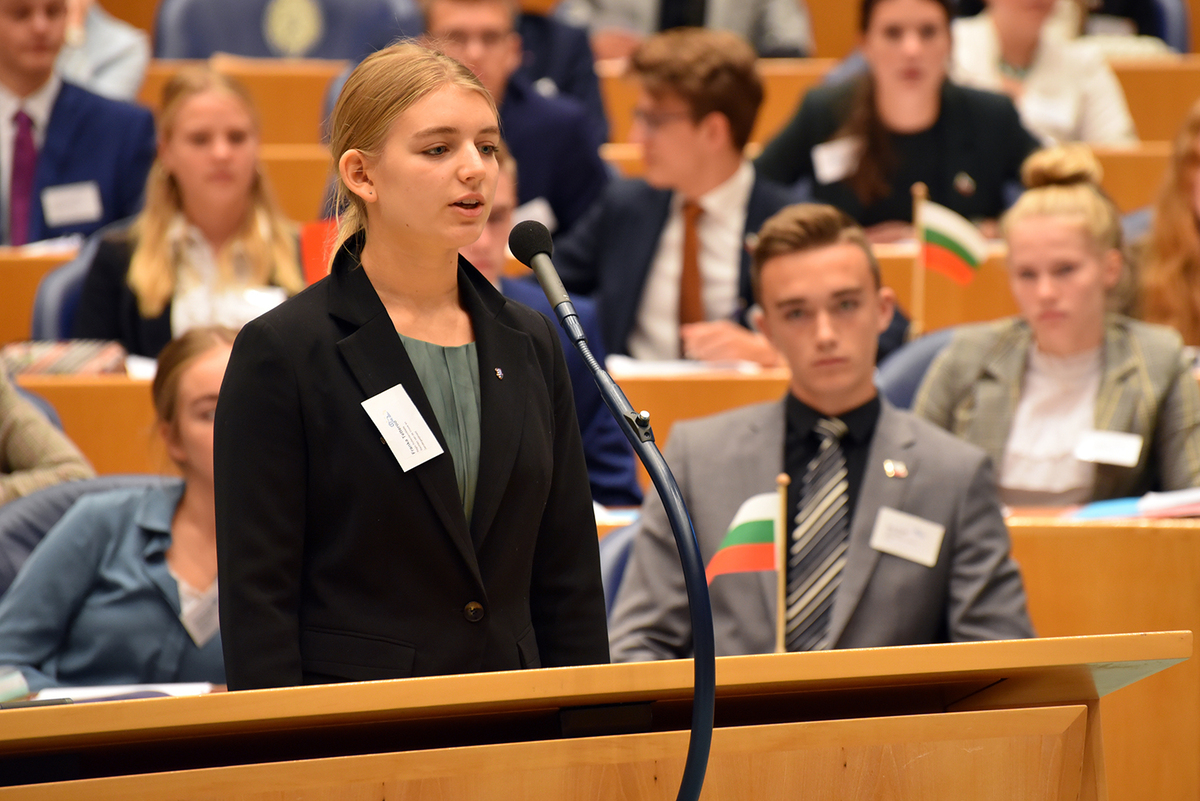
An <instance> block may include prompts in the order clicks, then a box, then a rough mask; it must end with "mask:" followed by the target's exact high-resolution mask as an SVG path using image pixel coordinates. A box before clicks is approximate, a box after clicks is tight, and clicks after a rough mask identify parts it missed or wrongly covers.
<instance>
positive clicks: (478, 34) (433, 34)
mask: <svg viewBox="0 0 1200 801" xmlns="http://www.w3.org/2000/svg"><path fill="white" fill-rule="evenodd" d="M421 8H422V11H423V13H424V16H425V35H426V37H427V38H428V39H429V40H430V44H431V45H432V46H434V47H436V48H438V49H439V50H441V51H442V52H443V53H445V54H446V55H448V56H450V57H451V58H453V59H456V60H458V61H461V62H462V63H463V64H465V65H466V66H467V67H469V68H470V69H471V70H472V71H473V72H474V73H475V75H476V76H477V77H478V78H479V81H480V82H481V83H482V84H483V85H484V86H485V87H486V88H487V90H488V91H489V92H491V93H492V97H494V98H495V99H496V105H497V107H498V108H499V109H500V127H501V130H503V132H504V138H505V141H506V142H507V143H508V147H509V149H510V150H511V151H512V154H513V156H514V158H515V159H516V162H517V164H518V170H519V172H520V175H519V176H518V178H519V180H518V182H517V183H518V187H519V192H520V196H519V198H518V202H519V203H520V204H521V205H520V206H519V207H518V208H517V210H516V218H517V219H518V220H524V219H535V220H539V221H541V222H543V223H545V224H546V226H547V227H548V228H549V229H550V230H551V231H552V232H554V234H555V235H556V237H557V236H558V235H560V234H562V233H564V232H566V231H568V230H570V229H571V227H572V226H573V225H574V224H575V222H576V220H578V219H579V218H580V217H581V216H582V215H583V213H584V212H585V211H587V209H588V208H589V207H590V206H591V205H592V203H593V202H595V200H596V199H597V198H598V197H599V196H600V193H601V192H602V191H603V189H604V186H605V184H607V183H608V175H609V173H608V168H607V167H606V166H605V164H604V162H603V160H601V158H600V153H599V147H600V144H601V137H602V133H601V131H599V130H597V126H596V125H595V124H593V123H591V122H590V121H589V117H588V115H587V112H586V111H585V110H584V108H583V106H582V104H580V103H579V102H578V101H576V100H575V99H574V98H570V97H566V96H563V95H556V96H553V97H544V96H542V95H541V94H540V93H539V92H538V91H537V90H536V89H535V88H534V87H533V85H531V84H529V83H528V82H526V81H524V80H522V79H520V78H519V77H517V76H516V75H515V73H516V71H517V68H518V67H520V66H521V59H522V58H523V54H524V50H523V48H522V46H521V37H520V35H519V34H518V33H517V32H516V22H517V18H518V16H519V14H520V8H519V7H518V6H517V3H516V0H424V1H423V2H422V5H421Z"/></svg>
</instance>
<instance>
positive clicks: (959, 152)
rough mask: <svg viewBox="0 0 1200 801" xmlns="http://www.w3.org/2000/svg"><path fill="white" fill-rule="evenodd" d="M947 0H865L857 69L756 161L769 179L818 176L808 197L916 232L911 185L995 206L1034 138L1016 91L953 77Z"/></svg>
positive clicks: (873, 234)
mask: <svg viewBox="0 0 1200 801" xmlns="http://www.w3.org/2000/svg"><path fill="white" fill-rule="evenodd" d="M951 9H952V2H951V0H863V3H862V17H861V20H860V28H861V31H862V35H861V49H862V53H863V57H864V58H865V59H866V62H867V65H868V70H867V72H866V73H865V74H863V75H862V76H860V77H859V78H858V79H857V80H854V81H849V82H846V83H841V84H833V85H829V86H819V87H817V88H815V89H812V90H811V91H809V92H808V94H806V95H805V96H804V100H803V102H801V104H800V109H799V111H798V112H797V113H796V116H795V117H793V118H792V121H791V122H789V123H788V125H787V126H786V127H785V128H784V129H783V130H782V131H781V132H780V133H779V135H778V136H776V137H775V139H774V140H773V141H771V142H770V143H769V144H768V145H767V146H766V147H765V148H764V149H763V152H762V155H760V156H759V157H758V159H757V161H756V162H755V165H756V166H757V167H758V170H759V172H760V173H761V174H762V175H764V176H765V177H767V178H771V179H772V180H775V181H779V182H782V183H785V184H789V185H791V184H794V183H796V182H797V181H800V180H801V179H807V180H810V181H811V182H812V197H813V198H814V199H815V200H818V201H821V202H823V203H830V204H832V205H834V206H837V207H838V208H839V209H841V210H842V211H844V212H846V213H847V214H849V215H850V216H851V217H853V218H854V219H855V220H857V221H858V222H859V224H860V225H863V226H865V227H868V228H869V230H868V235H869V236H870V238H871V239H872V240H873V241H888V240H894V239H900V238H905V237H909V236H911V235H912V232H911V225H910V223H911V222H912V185H913V184H914V183H916V182H918V181H922V182H924V183H925V185H926V186H927V187H928V188H929V199H930V200H933V201H934V202H936V203H940V204H942V205H943V206H947V207H949V208H951V209H953V210H954V211H956V212H958V213H959V214H961V215H963V216H964V217H966V218H967V219H969V220H973V221H983V220H991V219H995V218H997V217H999V216H1000V214H1001V212H1003V211H1004V208H1005V206H1006V205H1007V203H1006V197H1005V188H1006V187H1005V184H1006V183H1012V184H1014V185H1015V183H1016V181H1017V177H1018V173H1019V170H1020V166H1021V161H1022V160H1023V159H1024V158H1025V156H1027V155H1028V154H1029V153H1030V152H1031V151H1032V150H1034V149H1035V148H1036V147H1037V141H1036V140H1035V139H1034V138H1033V137H1032V136H1031V135H1030V134H1029V133H1028V132H1027V131H1026V130H1025V129H1024V128H1023V127H1021V122H1020V119H1019V118H1018V116H1017V110H1016V109H1015V108H1014V107H1013V104H1012V101H1011V100H1009V99H1008V98H1007V97H1004V96H1002V95H996V94H993V93H992V92H981V91H979V90H976V89H966V88H964V87H961V86H958V85H957V84H955V83H953V82H951V81H949V80H947V78H946V70H947V65H948V61H949V57H950V16H951Z"/></svg>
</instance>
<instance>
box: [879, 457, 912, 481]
mask: <svg viewBox="0 0 1200 801" xmlns="http://www.w3.org/2000/svg"><path fill="white" fill-rule="evenodd" d="M883 472H884V474H885V475H886V476H887V477H888V478H908V465H906V464H904V462H895V461H892V460H891V459H884V460H883Z"/></svg>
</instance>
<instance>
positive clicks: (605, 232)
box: [554, 177, 789, 353]
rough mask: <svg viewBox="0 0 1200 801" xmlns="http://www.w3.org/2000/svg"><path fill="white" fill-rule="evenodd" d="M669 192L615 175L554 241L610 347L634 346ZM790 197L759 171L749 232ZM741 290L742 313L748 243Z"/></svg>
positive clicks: (746, 303)
mask: <svg viewBox="0 0 1200 801" xmlns="http://www.w3.org/2000/svg"><path fill="white" fill-rule="evenodd" d="M671 194H672V193H671V191H670V190H668V189H655V188H654V187H652V186H650V185H649V184H648V183H646V182H645V181H643V180H641V179H630V180H622V181H614V182H613V183H611V184H609V186H608V189H606V190H605V192H604V194H603V195H602V196H601V198H600V200H599V201H598V202H597V203H596V205H595V206H593V207H592V209H591V210H590V211H589V212H588V213H587V216H585V217H584V218H583V219H582V220H580V221H579V224H578V225H577V226H576V227H575V230H573V231H572V232H571V233H570V235H569V236H566V237H562V238H560V239H559V240H558V241H557V242H556V244H555V250H554V264H555V266H556V267H558V271H559V274H560V275H561V276H562V280H563V284H564V285H565V286H566V287H567V289H568V290H570V291H571V292H578V293H580V294H583V295H588V296H590V297H591V298H592V299H593V300H595V302H596V309H597V311H598V312H599V313H600V330H601V332H602V333H603V335H604V342H605V344H606V345H607V346H608V349H609V350H610V351H611V352H613V353H628V352H629V334H630V332H631V331H632V330H633V325H634V322H635V321H636V318H637V311H638V306H639V304H640V302H641V297H642V290H643V289H644V288H645V286H646V279H647V277H648V276H649V275H650V266H651V264H652V263H653V262H654V254H655V252H656V251H657V250H658V239H659V237H660V236H661V235H662V230H663V227H664V226H666V224H667V217H668V215H669V213H670V210H671ZM788 200H789V195H788V192H787V190H786V189H784V188H783V187H781V186H779V185H777V184H774V183H772V182H770V181H767V180H764V179H761V178H757V177H756V178H755V179H754V186H753V188H752V189H751V190H750V200H749V202H748V204H747V206H746V227H745V233H747V234H752V233H754V232H755V231H757V230H758V229H759V228H760V227H761V226H762V224H763V223H764V222H766V219H767V218H768V217H770V216H771V215H772V214H774V213H775V212H777V211H779V210H780V209H781V208H783V207H784V206H786V205H787V204H788ZM738 296H739V297H740V298H741V309H740V310H739V312H738V317H739V319H741V318H743V317H744V312H745V311H746V310H747V309H749V308H750V306H751V305H753V303H754V297H753V293H752V291H751V287H750V254H749V253H747V252H746V251H745V249H743V250H742V254H741V264H740V266H739V272H738ZM741 321H742V322H743V323H744V322H745V321H744V319H742V320H741Z"/></svg>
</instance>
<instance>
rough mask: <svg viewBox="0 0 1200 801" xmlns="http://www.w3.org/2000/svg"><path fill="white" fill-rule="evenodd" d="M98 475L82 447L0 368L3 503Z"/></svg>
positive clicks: (0, 488) (0, 496) (0, 491)
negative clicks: (51, 421)
mask: <svg viewBox="0 0 1200 801" xmlns="http://www.w3.org/2000/svg"><path fill="white" fill-rule="evenodd" d="M94 475H95V473H93V472H92V467H91V465H89V464H88V462H87V459H85V458H83V454H82V453H80V452H79V449H78V448H76V447H75V445H74V444H72V442H71V441H70V440H69V439H67V438H66V436H65V435H63V433H62V432H61V431H59V430H58V429H57V428H55V427H54V426H53V425H52V424H51V423H50V421H49V420H47V419H46V418H45V417H44V416H43V415H42V413H41V412H40V411H38V410H37V408H36V407H35V406H34V405H33V404H32V403H30V402H29V401H28V400H26V399H25V398H22V397H21V395H20V393H19V392H17V389H16V387H14V386H13V385H12V383H11V382H10V381H9V379H8V376H7V375H5V373H4V370H3V369H0V505H3V504H6V503H8V502H9V501H13V500H16V499H17V498H21V497H24V496H25V495H29V494H30V493H32V492H36V491H38V490H40V489H43V488H45V487H49V486H50V485H51V484H58V483H59V482H61V481H75V480H77V479H81V478H91V477H92V476H94Z"/></svg>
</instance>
